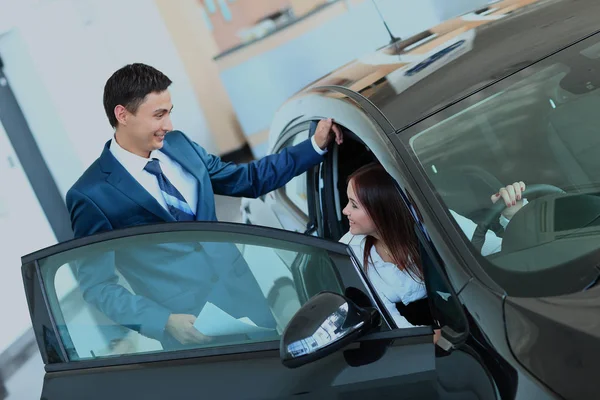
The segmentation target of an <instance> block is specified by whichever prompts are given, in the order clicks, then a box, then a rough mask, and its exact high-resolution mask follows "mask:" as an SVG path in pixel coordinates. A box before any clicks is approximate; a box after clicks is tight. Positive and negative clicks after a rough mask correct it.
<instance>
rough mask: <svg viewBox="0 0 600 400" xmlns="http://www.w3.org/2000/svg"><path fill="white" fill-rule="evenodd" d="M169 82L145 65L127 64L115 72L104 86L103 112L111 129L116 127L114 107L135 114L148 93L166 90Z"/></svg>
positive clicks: (155, 70) (159, 73) (163, 75)
mask: <svg viewBox="0 0 600 400" xmlns="http://www.w3.org/2000/svg"><path fill="white" fill-rule="evenodd" d="M171 83H172V82H171V80H170V79H169V78H168V77H167V76H166V75H165V74H163V73H162V72H160V71H159V70H157V69H156V68H153V67H151V66H149V65H146V64H140V63H137V64H129V65H126V66H124V67H123V68H121V69H119V70H118V71H116V72H115V73H114V74H112V76H111V77H110V78H108V80H107V81H106V84H105V85H104V111H106V116H107V117H108V121H109V122H110V125H111V126H112V127H113V128H116V127H117V124H118V121H117V117H115V107H116V106H118V105H122V106H123V107H125V108H126V109H127V110H128V111H129V112H131V113H133V114H135V113H136V112H137V110H138V108H139V106H140V105H141V104H142V103H143V102H144V99H145V98H146V96H147V95H148V94H150V93H160V92H164V91H165V90H167V88H168V87H169V86H170V85H171Z"/></svg>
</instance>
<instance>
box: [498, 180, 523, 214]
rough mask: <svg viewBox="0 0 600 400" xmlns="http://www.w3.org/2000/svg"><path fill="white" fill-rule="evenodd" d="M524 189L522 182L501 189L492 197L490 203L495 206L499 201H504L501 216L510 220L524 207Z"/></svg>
mask: <svg viewBox="0 0 600 400" xmlns="http://www.w3.org/2000/svg"><path fill="white" fill-rule="evenodd" d="M525 189H526V186H525V183H524V182H522V181H521V182H515V183H513V184H512V185H508V186H505V187H502V188H500V190H499V191H498V193H496V194H493V195H492V197H491V199H492V203H493V204H496V203H497V202H498V201H500V200H502V201H504V204H506V208H505V209H504V211H502V215H504V217H505V218H506V219H508V220H510V219H511V218H512V217H513V216H514V215H515V214H516V213H517V212H518V211H519V210H520V209H521V208H523V206H524V203H523V192H525Z"/></svg>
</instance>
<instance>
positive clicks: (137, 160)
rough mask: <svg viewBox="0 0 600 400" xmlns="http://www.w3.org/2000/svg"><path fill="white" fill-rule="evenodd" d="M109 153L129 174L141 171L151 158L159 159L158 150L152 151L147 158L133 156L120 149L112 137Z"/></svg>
mask: <svg viewBox="0 0 600 400" xmlns="http://www.w3.org/2000/svg"><path fill="white" fill-rule="evenodd" d="M110 152H111V153H112V155H113V156H114V157H115V158H116V159H117V161H119V162H120V163H121V165H122V166H123V167H124V168H125V169H126V170H127V172H129V173H130V174H133V173H138V172H140V171H143V170H144V168H145V167H146V164H148V161H151V160H152V159H153V158H160V155H159V151H158V150H154V151H153V152H152V153H150V157H149V158H146V157H140V156H138V155H137V154H133V153H131V152H129V151H127V150H125V149H124V148H122V147H121V145H120V144H119V143H117V140H116V139H115V138H114V137H113V139H112V140H111V142H110Z"/></svg>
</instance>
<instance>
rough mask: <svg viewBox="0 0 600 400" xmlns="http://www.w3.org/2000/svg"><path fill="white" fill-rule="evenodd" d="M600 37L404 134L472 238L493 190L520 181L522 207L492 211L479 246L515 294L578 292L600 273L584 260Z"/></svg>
mask: <svg viewBox="0 0 600 400" xmlns="http://www.w3.org/2000/svg"><path fill="white" fill-rule="evenodd" d="M599 40H600V39H599V38H598V37H597V35H596V36H594V37H592V38H590V39H587V40H585V41H583V42H580V43H578V44H577V45H574V46H571V47H570V48H568V49H566V50H564V51H561V52H559V53H557V54H555V55H553V56H551V57H549V58H548V59H546V60H544V61H542V62H540V63H538V64H535V65H533V66H532V67H529V68H527V69H525V70H523V71H521V72H520V73H518V74H516V75H514V76H512V77H510V78H508V79H505V80H504V81H501V82H499V83H497V84H495V85H493V86H491V87H489V88H488V89H485V90H483V91H481V92H479V93H476V94H474V95H471V96H470V97H468V98H467V99H465V100H463V101H462V102H459V103H458V104H456V105H453V106H451V107H449V108H448V109H446V110H444V111H442V112H440V113H438V114H436V115H434V116H432V117H430V118H429V119H427V120H425V121H424V122H422V123H420V124H418V125H416V126H414V127H412V128H410V129H409V130H407V131H405V132H402V133H401V134H400V135H401V138H402V139H403V141H404V144H405V146H406V147H407V148H408V149H409V150H410V151H412V153H413V155H414V156H415V157H416V159H417V160H418V162H419V164H420V166H421V167H422V168H423V170H424V172H425V174H426V175H427V177H428V178H429V182H430V183H431V185H432V187H433V189H434V190H435V191H436V193H437V194H438V195H439V197H440V198H441V200H442V202H443V203H444V205H445V206H446V208H447V211H448V213H449V214H450V215H452V217H454V219H455V221H456V223H457V224H456V225H457V226H458V227H459V228H460V230H461V231H462V233H463V234H464V235H465V236H466V239H467V240H468V241H471V240H472V239H473V235H474V232H475V229H476V227H477V224H482V223H483V222H485V221H486V219H487V218H489V217H490V215H494V208H493V207H492V196H494V195H495V194H496V193H498V192H499V190H500V188H501V187H504V186H505V185H508V184H512V183H513V182H524V183H525V185H526V187H527V189H526V190H525V193H524V196H525V198H526V199H527V201H528V203H527V204H526V205H525V206H524V207H522V208H520V206H519V205H518V204H517V208H513V210H515V209H518V210H519V211H518V212H517V213H516V214H514V216H512V217H510V216H509V218H510V222H508V221H502V218H501V217H500V213H499V212H498V213H497V215H495V217H494V218H492V219H491V224H489V226H488V228H489V230H487V233H486V236H485V244H484V245H483V248H482V249H481V254H482V255H483V256H485V257H486V258H487V260H485V261H482V263H483V265H484V266H485V268H487V270H488V272H489V273H490V275H491V276H493V277H494V278H495V279H496V280H497V281H498V282H499V283H500V284H501V285H502V286H503V287H504V288H505V289H506V290H507V291H508V292H509V293H512V294H514V295H520V296H543V295H556V294H561V293H569V292H573V291H578V290H583V289H584V288H585V287H586V286H587V285H589V284H590V282H592V281H593V280H594V279H595V277H596V276H597V274H598V271H597V270H596V268H595V263H594V262H591V261H590V260H589V259H588V258H589V257H592V258H593V254H594V253H595V252H596V251H597V250H598V248H599V247H600V240H599V238H600V229H599V219H600V158H599V157H598V153H599V151H600V135H599V134H598V129H600V128H599V127H600V112H599V110H600V90H598V88H600V43H599ZM542 185H544V186H542ZM548 185H550V186H548ZM504 214H505V215H509V214H510V213H507V212H506V210H505V212H504ZM485 225H488V224H485ZM503 225H504V227H503ZM474 251H476V252H478V253H479V252H480V251H479V249H476V248H475V247H474Z"/></svg>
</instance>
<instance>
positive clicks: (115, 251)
mask: <svg viewBox="0 0 600 400" xmlns="http://www.w3.org/2000/svg"><path fill="white" fill-rule="evenodd" d="M40 268H41V271H42V276H43V280H44V287H45V289H46V291H47V293H48V298H49V299H50V312H51V314H52V316H53V317H54V319H55V321H56V324H57V328H58V330H59V333H60V340H61V341H62V342H63V345H64V348H65V349H66V350H67V355H68V357H69V361H78V360H86V359H95V358H102V357H110V356H115V355H123V354H134V353H149V352H165V351H175V350H182V349H190V348H203V347H217V346H223V345H233V344H243V343H253V342H264V341H273V340H279V336H280V335H281V334H282V333H283V330H284V329H285V327H286V326H287V324H288V322H289V320H290V319H291V317H292V316H293V315H294V314H295V313H296V311H297V310H298V309H299V308H300V306H301V305H302V304H304V303H305V302H306V301H307V300H308V298H310V297H311V296H313V295H315V294H316V293H318V292H320V291H322V290H328V291H333V292H336V293H343V290H342V289H343V288H342V285H341V283H340V282H339V280H338V278H337V274H336V272H335V270H334V266H333V264H332V261H331V259H330V258H329V255H328V253H327V252H326V251H324V250H320V249H317V248H312V247H309V246H303V245H299V244H294V243H288V242H285V241H282V240H272V239H265V238H257V237H254V236H250V235H242V234H231V233H220V232H195V231H188V232H170V233H158V234H147V235H142V236H135V237H128V238H121V239H115V240H110V241H106V242H102V243H97V244H92V245H88V246H85V247H80V248H76V249H74V250H71V251H68V252H65V253H61V254H58V255H55V256H51V257H48V258H46V259H42V260H41V261H40ZM173 315H178V316H184V317H180V318H183V322H181V321H180V322H181V323H180V325H179V328H180V329H182V330H185V329H187V328H189V329H194V328H195V330H192V331H190V332H191V333H190V332H188V334H187V335H186V334H182V335H181V336H180V335H179V334H176V333H174V331H173V329H172V328H173V327H172V326H170V322H169V321H170V320H171V319H170V316H173ZM185 316H187V317H185ZM185 322H187V325H185ZM197 333H202V334H203V335H204V336H206V338H203V337H201V336H199V335H197ZM182 337H183V338H184V339H185V340H182ZM186 338H187V339H186ZM205 339H206V340H205Z"/></svg>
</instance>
